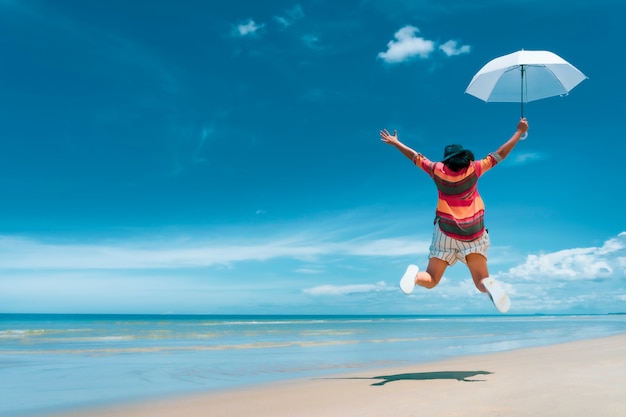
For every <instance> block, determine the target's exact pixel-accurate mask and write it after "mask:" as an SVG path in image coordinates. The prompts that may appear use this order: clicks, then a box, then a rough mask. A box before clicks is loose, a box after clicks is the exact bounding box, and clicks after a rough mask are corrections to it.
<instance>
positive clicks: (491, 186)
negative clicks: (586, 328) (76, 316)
mask: <svg viewBox="0 0 626 417" xmlns="http://www.w3.org/2000/svg"><path fill="white" fill-rule="evenodd" d="M625 13H626V5H624V4H623V2H620V1H617V0H615V1H608V0H607V1H597V0H593V1H592V0H589V1H587V0H580V1H575V2H572V1H571V0H568V1H565V0H553V1H550V2H546V1H534V0H526V1H522V0H519V1H518V0H509V1H495V0H494V1H487V0H484V1H475V2H467V1H465V0H462V1H461V0H458V1H446V2H441V1H434V0H433V1H420V0H410V1H409V0H406V1H404V0H393V1H390V0H385V1H383V0H379V1H342V2H331V1H328V0H311V1H278V0H276V1H265V2H258V1H252V0H247V1H243V0H233V1H230V2H200V1H187V0H182V1H176V2H174V1H150V2H148V1H134V2H127V1H121V0H112V1H107V2H99V4H96V3H94V2H83V1H77V0H59V1H43V0H40V1H37V0H0V56H1V57H2V60H1V63H0V92H1V94H2V100H1V101H0V106H1V108H0V110H1V114H2V117H0V144H1V152H0V194H1V195H2V204H0V312H53V313H56V312H63V313H206V314H234V313H243V314H280V313H287V314H297V313H300V314H319V313H331V314H359V313H363V314H465V313H467V314H474V313H494V314H495V313H497V312H496V311H495V309H494V307H493V306H492V305H491V304H490V302H489V301H488V300H487V298H486V296H484V295H481V294H478V293H477V291H476V290H475V289H474V287H473V284H472V283H471V280H470V278H469V273H468V272H467V269H466V268H465V267H464V266H463V265H461V264H458V265H456V266H454V267H452V268H449V269H448V271H447V272H446V275H445V277H444V279H443V281H442V283H441V284H440V285H439V287H437V288H436V289H434V290H432V291H427V290H423V289H421V290H420V289H418V290H417V291H416V292H415V293H414V295H412V296H409V297H407V296H404V295H403V294H402V293H401V292H400V291H399V289H398V287H397V282H398V280H399V278H400V276H401V275H402V273H403V272H404V269H405V267H406V265H407V264H408V263H416V264H418V265H420V267H422V268H423V267H425V265H426V263H427V255H428V246H429V243H430V238H431V233H432V219H433V216H434V208H435V203H436V191H435V187H434V185H433V184H432V182H431V180H430V179H429V178H428V177H427V176H426V175H425V174H424V173H422V172H421V171H420V170H418V169H417V168H415V167H413V166H412V165H411V163H410V162H409V161H408V160H407V159H405V158H404V157H403V156H402V155H401V154H400V153H399V152H397V151H396V150H395V149H393V148H392V147H390V146H388V145H385V144H383V143H382V142H380V140H379V136H378V132H379V130H381V129H384V128H387V129H390V130H394V129H397V130H398V133H399V136H400V139H401V140H403V141H404V142H405V143H406V144H408V145H409V146H411V147H413V148H414V149H416V150H418V151H421V152H422V153H424V154H425V155H426V156H428V157H429V158H431V159H435V160H436V159H439V158H441V156H442V153H443V147H444V146H445V145H446V144H449V143H461V144H463V145H464V146H465V147H467V148H470V149H472V150H473V151H474V153H475V154H477V156H480V157H482V156H483V155H485V154H486V153H488V152H491V151H494V150H495V149H497V147H498V146H499V145H500V144H501V143H503V142H504V141H505V140H506V139H508V138H509V137H510V136H511V134H512V133H513V131H514V129H515V126H516V123H517V121H518V118H519V105H517V104H514V103H484V102H482V101H480V100H478V99H476V98H474V97H472V96H469V95H467V94H465V93H464V91H465V88H466V87H467V84H468V83H469V81H470V80H471V78H472V76H473V75H474V73H476V72H477V71H478V70H479V69H480V68H481V67H482V66H483V65H484V64H486V63H487V62H488V61H489V60H491V59H493V58H495V57H497V56H500V55H504V54H508V53H511V52H514V51H517V50H520V49H529V50H532V49H536V50H549V51H552V52H554V53H557V54H558V55H560V56H561V57H563V58H564V59H566V60H568V61H569V62H571V63H572V64H574V65H575V66H576V67H577V68H579V69H580V70H581V71H582V72H583V73H585V75H587V76H588V77H589V79H588V80H585V81H584V82H582V83H581V84H580V85H579V86H577V87H576V88H575V89H574V90H573V91H572V92H571V93H570V94H569V95H568V96H567V97H555V98H549V99H545V100H540V101H535V102H531V103H528V104H527V105H526V110H525V115H526V116H527V117H528V120H529V124H530V130H529V133H530V135H529V138H528V139H527V140H526V141H524V142H521V143H520V144H519V145H518V147H517V148H516V149H515V150H514V151H513V153H512V154H511V155H510V156H509V158H507V159H506V160H505V161H504V162H503V163H502V164H501V165H500V166H498V167H497V168H496V169H494V170H493V171H491V172H489V173H487V174H486V175H485V176H484V177H483V179H482V180H481V181H482V182H481V184H480V191H481V194H482V196H483V198H484V200H485V203H486V206H487V218H486V221H487V226H488V228H489V230H490V235H491V244H492V246H491V248H490V252H489V265H490V271H491V274H492V276H494V277H496V278H499V279H501V281H502V282H503V283H504V285H505V286H506V288H507V289H508V291H509V293H510V296H511V299H512V308H511V311H510V312H511V313H512V314H525V313H546V314H552V313H607V312H617V311H625V310H626V308H625V306H626V220H625V218H626V217H625V216H624V203H625V199H624V196H623V188H624V181H625V179H626V175H625V173H624V163H625V161H626V160H625V159H624V158H626V146H625V145H624V140H623V130H624V129H623V118H624V116H623V113H624V110H625V106H624V104H623V101H624V96H625V95H626V83H624V82H623V80H624V74H623V72H624V71H623V68H624V67H625V65H624V64H625V62H624V61H625V58H624V54H622V53H621V52H620V51H621V50H622V49H623V43H624V39H626V33H625V32H626V29H625V27H624V25H623V23H622V21H621V16H623V15H624V14H625Z"/></svg>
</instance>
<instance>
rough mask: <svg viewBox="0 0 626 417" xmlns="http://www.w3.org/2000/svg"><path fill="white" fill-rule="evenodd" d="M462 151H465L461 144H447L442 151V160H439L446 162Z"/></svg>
mask: <svg viewBox="0 0 626 417" xmlns="http://www.w3.org/2000/svg"><path fill="white" fill-rule="evenodd" d="M463 152H465V149H463V147H462V146H461V145H448V146H446V148H445V150H444V151H443V160H442V161H441V162H446V161H447V160H449V159H450V158H454V157H455V156H457V155H460V154H462V153H463Z"/></svg>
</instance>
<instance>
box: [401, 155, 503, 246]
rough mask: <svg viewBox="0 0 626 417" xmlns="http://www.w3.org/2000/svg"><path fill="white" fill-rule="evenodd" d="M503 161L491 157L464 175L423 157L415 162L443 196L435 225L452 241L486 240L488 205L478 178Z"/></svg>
mask: <svg viewBox="0 0 626 417" xmlns="http://www.w3.org/2000/svg"><path fill="white" fill-rule="evenodd" d="M500 161H502V158H500V155H498V154H497V153H495V152H494V153H490V154H489V155H487V156H486V157H485V158H483V159H481V160H480V161H472V162H471V164H470V166H469V167H467V168H465V169H462V170H460V171H452V170H450V169H449V168H447V167H446V166H445V165H444V164H443V162H432V161H430V160H429V159H428V158H426V157H425V156H424V155H422V154H419V153H418V154H416V155H415V157H414V158H413V162H414V163H415V165H417V166H418V167H420V168H421V169H422V170H424V172H426V173H427V174H428V175H430V177H431V178H432V179H433V180H434V181H435V185H436V186H437V190H438V192H439V201H438V202H437V211H436V218H435V222H437V221H438V222H439V227H440V228H441V231H442V232H443V233H444V234H445V235H447V236H450V237H451V238H454V239H458V240H462V241H465V242H470V241H472V240H475V239H478V238H479V237H480V236H482V234H483V232H484V230H485V223H484V216H485V204H484V203H483V200H482V198H481V197H480V194H479V193H478V188H477V185H478V178H480V176H481V175H483V174H484V173H485V172H487V171H488V170H490V169H491V168H493V167H494V166H495V165H496V164H497V163H498V162H500Z"/></svg>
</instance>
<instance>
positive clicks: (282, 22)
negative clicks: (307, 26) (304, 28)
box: [274, 4, 304, 29]
mask: <svg viewBox="0 0 626 417" xmlns="http://www.w3.org/2000/svg"><path fill="white" fill-rule="evenodd" d="M303 17H304V10H302V6H300V5H299V4H296V5H295V6H293V7H292V8H290V9H287V10H285V12H284V13H283V14H281V15H277V16H274V21H276V23H278V25H279V26H281V28H282V29H287V28H288V27H289V26H291V25H293V24H294V23H295V22H296V20H300V19H302V18H303Z"/></svg>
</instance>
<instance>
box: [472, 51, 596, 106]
mask: <svg viewBox="0 0 626 417" xmlns="http://www.w3.org/2000/svg"><path fill="white" fill-rule="evenodd" d="M585 79H587V77H586V76H585V74H583V73H582V72H580V71H579V70H578V69H577V68H576V67H574V66H573V65H572V64H570V63H569V62H567V61H566V60H564V59H563V58H561V57H560V56H558V55H556V54H554V53H552V52H549V51H525V50H521V51H518V52H514V53H512V54H508V55H504V56H501V57H499V58H495V59H493V60H491V61H489V62H488V63H487V64H486V65H485V66H484V67H482V68H481V69H480V71H478V72H477V73H476V75H474V78H472V81H471V82H470V83H469V85H468V86H467V89H466V90H465V92H466V93H468V94H471V95H473V96H475V97H478V98H479V99H481V100H483V101H486V102H518V101H519V102H520V103H521V106H522V117H524V103H527V102H529V101H533V100H539V99H542V98H546V97H552V96H563V95H567V94H568V93H569V92H570V90H571V89H572V88H574V87H576V86H577V85H578V84H579V83H580V82H582V81H583V80H585Z"/></svg>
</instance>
